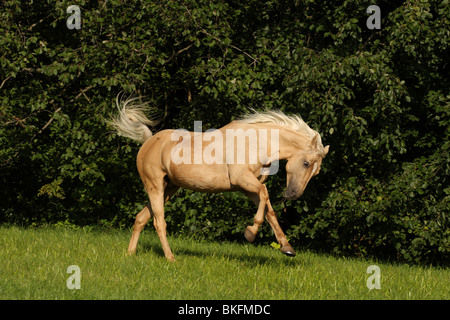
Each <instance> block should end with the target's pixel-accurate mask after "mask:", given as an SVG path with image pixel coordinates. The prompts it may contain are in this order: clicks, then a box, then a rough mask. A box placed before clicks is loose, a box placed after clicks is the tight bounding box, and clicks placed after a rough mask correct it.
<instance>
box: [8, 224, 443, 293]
mask: <svg viewBox="0 0 450 320" xmlns="http://www.w3.org/2000/svg"><path fill="white" fill-rule="evenodd" d="M129 237H130V232H127V231H113V230H111V231H92V230H89V229H87V228H85V229H78V230H70V229H62V228H59V229H58V228H49V227H48V228H30V229H22V228H17V227H0V271H1V272H0V299H51V300H53V299H174V300H175V299H244V300H246V299H281V300H283V299H449V298H450V270H449V269H442V268H434V267H416V266H413V267H411V266H407V265H395V264H387V263H382V262H377V261H364V260H357V259H345V258H335V257H331V256H326V255H319V254H315V253H311V252H302V251H300V250H297V256H296V257H295V258H289V257H285V256H283V255H282V254H281V253H280V252H279V251H278V250H275V249H273V248H272V247H270V246H258V245H255V244H236V243H208V242H199V241H194V240H190V239H183V238H171V237H169V243H170V244H171V246H172V250H173V252H174V254H175V257H176V259H177V261H176V262H174V263H170V262H167V261H166V260H165V259H164V258H163V254H162V250H161V248H160V243H159V240H158V238H157V236H156V234H155V233H154V231H153V230H151V228H147V229H145V231H144V232H143V233H142V235H141V239H140V242H139V245H138V252H137V255H136V256H133V257H128V256H126V248H127V246H128V240H129ZM374 264H375V265H378V266H379V267H380V274H381V289H372V290H369V289H368V288H367V285H366V283H367V279H368V278H369V277H370V276H371V274H368V273H367V272H366V271H367V267H368V266H370V265H374ZM71 265H77V266H78V267H79V268H80V271H81V289H72V290H71V289H68V288H67V279H68V278H69V277H70V276H71V273H67V268H68V267H69V266H71Z"/></svg>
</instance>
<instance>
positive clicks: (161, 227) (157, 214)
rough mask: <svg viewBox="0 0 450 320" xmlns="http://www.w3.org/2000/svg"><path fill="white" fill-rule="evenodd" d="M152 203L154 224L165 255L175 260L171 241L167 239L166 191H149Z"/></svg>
mask: <svg viewBox="0 0 450 320" xmlns="http://www.w3.org/2000/svg"><path fill="white" fill-rule="evenodd" d="M149 197H150V204H151V207H152V213H153V225H154V227H155V229H156V233H157V234H158V237H159V240H160V241H161V246H162V248H163V251H164V255H165V257H166V259H167V260H169V261H174V260H175V258H174V256H173V253H172V250H170V246H169V242H168V241H167V235H166V227H167V224H166V221H165V220H164V192H162V190H161V191H156V192H152V193H149Z"/></svg>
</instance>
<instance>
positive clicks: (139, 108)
mask: <svg viewBox="0 0 450 320" xmlns="http://www.w3.org/2000/svg"><path fill="white" fill-rule="evenodd" d="M119 96H120V94H119V95H117V98H116V105H117V108H118V109H119V114H118V115H117V116H116V117H113V118H112V119H111V121H109V123H110V124H111V125H112V126H113V127H114V128H116V130H117V132H118V133H119V135H121V136H124V137H127V138H130V139H133V140H135V141H138V142H140V143H144V142H145V141H146V140H147V139H149V138H150V137H151V136H152V132H151V131H150V129H149V128H148V127H147V125H150V126H154V125H156V124H158V122H159V121H158V120H150V119H148V118H147V116H146V115H145V113H146V112H148V111H149V110H150V108H149V107H148V104H147V103H145V102H144V103H142V102H140V101H141V97H135V98H132V97H128V98H127V99H125V100H123V99H120V98H119ZM136 100H139V102H138V101H136Z"/></svg>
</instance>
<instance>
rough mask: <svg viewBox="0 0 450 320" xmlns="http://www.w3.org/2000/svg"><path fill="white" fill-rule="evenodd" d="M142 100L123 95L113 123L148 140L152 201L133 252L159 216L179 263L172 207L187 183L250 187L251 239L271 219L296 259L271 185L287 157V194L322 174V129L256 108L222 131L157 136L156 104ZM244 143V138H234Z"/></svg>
mask: <svg viewBox="0 0 450 320" xmlns="http://www.w3.org/2000/svg"><path fill="white" fill-rule="evenodd" d="M141 101H142V100H141V99H140V97H137V98H136V97H135V98H127V99H126V100H123V99H122V100H120V99H119V98H118V97H117V99H116V105H117V108H118V110H119V113H118V115H117V116H116V117H113V118H112V119H111V121H110V122H109V123H110V124H111V125H112V126H113V127H114V128H115V129H116V130H117V132H118V134H119V135H121V136H125V137H128V138H131V139H133V140H135V141H137V142H140V143H141V144H142V146H141V147H140V149H139V152H138V154H137V159H136V164H137V169H138V172H139V175H140V177H141V179H142V182H143V184H144V187H145V190H146V192H147V194H148V197H149V202H148V203H147V204H146V206H145V207H144V208H143V209H142V211H140V212H139V213H138V214H137V215H136V219H135V222H134V225H133V231H132V235H131V239H130V243H129V246H128V255H134V254H135V253H136V248H137V243H138V239H139V235H140V233H141V231H142V229H143V228H144V226H145V225H146V224H147V222H148V221H149V220H150V218H152V217H153V225H154V227H155V229H156V232H157V234H158V237H159V239H160V241H161V245H162V249H163V251H164V256H165V258H166V259H167V260H169V261H173V260H175V258H174V255H173V253H172V251H171V249H170V246H169V243H168V241H167V236H166V222H165V220H164V205H165V203H166V202H167V201H168V200H169V199H170V197H171V196H172V195H173V194H174V193H175V192H176V191H177V190H178V189H179V188H187V189H190V190H194V191H199V192H209V193H217V192H226V191H240V192H243V193H244V194H245V195H246V196H248V197H249V198H250V199H251V200H252V201H253V202H254V203H255V205H256V207H257V208H258V209H257V212H256V215H255V216H254V219H253V225H251V226H247V227H246V229H245V231H244V237H245V238H246V239H247V241H249V242H253V241H254V240H255V237H256V235H257V232H258V229H259V227H260V226H261V224H262V223H263V220H264V217H265V218H266V220H267V221H268V222H269V224H270V226H271V227H272V229H273V231H274V234H275V237H276V239H277V241H278V243H279V244H280V250H281V252H282V253H284V254H285V255H287V256H295V251H294V249H293V248H292V246H291V245H290V244H289V242H288V240H287V239H286V236H285V234H284V233H283V231H282V229H281V227H280V225H279V223H278V220H277V217H276V214H275V212H274V210H273V208H272V205H271V203H270V200H269V193H268V191H267V188H266V185H265V184H264V182H265V181H266V179H267V178H268V176H269V175H271V174H274V173H276V171H277V165H278V161H279V160H287V162H286V174H287V188H286V190H285V192H284V196H285V198H287V199H292V200H294V199H297V198H299V197H300V196H301V195H302V193H303V191H304V190H305V188H306V185H307V184H308V182H309V180H310V179H311V178H312V177H313V176H316V175H317V174H318V173H319V172H320V169H321V164H322V160H323V158H324V157H325V156H326V155H327V153H328V151H329V145H327V146H325V147H324V146H323V144H322V139H321V136H320V134H319V133H318V132H317V131H315V130H313V129H311V128H310V127H309V126H308V125H307V124H306V123H305V122H304V121H303V120H302V118H301V117H300V116H297V115H289V116H288V115H286V114H284V113H283V112H281V111H279V110H265V111H256V110H253V109H252V110H251V112H249V113H247V114H244V115H243V116H241V117H240V118H238V119H237V120H234V121H232V122H230V123H229V124H227V125H225V126H223V127H221V128H219V129H215V130H208V131H206V132H199V131H198V130H197V131H194V132H189V131H187V130H179V129H176V130H174V129H165V130H161V131H159V132H157V133H155V134H153V133H152V131H151V130H150V129H149V127H148V126H150V127H152V126H154V125H155V124H157V123H158V121H157V120H155V119H149V118H148V117H147V116H146V113H147V112H148V111H149V110H148V104H146V103H142V102H141ZM269 133H270V139H269V138H268V136H269V135H268V134H269ZM236 140H237V141H238V143H234V141H236ZM224 141H225V143H224ZM247 141H248V143H246V142H247ZM181 155H182V156H181Z"/></svg>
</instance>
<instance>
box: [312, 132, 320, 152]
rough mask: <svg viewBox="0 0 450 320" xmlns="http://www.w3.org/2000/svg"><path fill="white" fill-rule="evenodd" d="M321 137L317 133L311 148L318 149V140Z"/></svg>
mask: <svg viewBox="0 0 450 320" xmlns="http://www.w3.org/2000/svg"><path fill="white" fill-rule="evenodd" d="M318 137H319V134H318V133H316V135H315V136H314V137H313V138H312V140H311V147H313V148H317V138H318Z"/></svg>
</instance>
